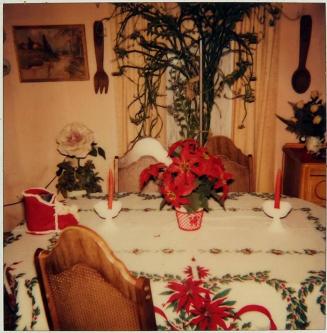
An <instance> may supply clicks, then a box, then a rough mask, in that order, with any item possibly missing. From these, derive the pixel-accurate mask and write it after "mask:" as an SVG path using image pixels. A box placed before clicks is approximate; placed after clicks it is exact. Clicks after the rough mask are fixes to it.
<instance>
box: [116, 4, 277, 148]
mask: <svg viewBox="0 0 327 333" xmlns="http://www.w3.org/2000/svg"><path fill="white" fill-rule="evenodd" d="M114 6H115V10H114V13H113V15H112V17H115V16H118V17H119V19H120V27H119V31H118V33H117V36H116V41H115V47H114V51H115V53H116V56H117V61H118V68H119V70H118V72H115V73H113V75H117V76H120V75H124V76H126V77H127V78H129V79H130V80H132V81H133V82H134V83H135V84H136V86H137V93H136V96H135V98H134V99H133V100H132V101H131V103H130V106H131V105H134V104H135V103H136V104H137V112H136V113H135V114H134V115H133V116H131V117H130V119H131V121H132V122H133V123H134V124H135V125H136V126H137V127H138V133H137V136H136V137H135V139H134V140H133V142H131V144H133V143H134V142H136V141H137V140H139V139H140V138H141V137H144V136H152V137H157V136H158V135H159V133H160V130H161V128H162V119H161V117H160V113H159V109H160V108H164V109H166V110H167V111H168V112H169V114H170V115H171V116H173V117H174V120H175V121H176V123H177V124H178V126H179V128H180V135H181V136H182V137H184V138H186V137H191V138H195V139H199V138H200V135H202V140H203V142H205V141H206V139H207V135H208V131H209V128H210V120H211V111H212V109H213V106H214V104H215V98H216V97H220V96H221V95H222V93H223V91H224V89H225V87H226V86H227V87H229V88H231V90H230V91H231V94H232V95H231V96H230V98H242V99H243V100H244V102H245V103H251V102H253V101H254V100H255V96H254V90H253V88H252V83H253V81H255V75H254V74H253V52H254V48H253V46H254V45H255V44H257V43H258V42H259V41H260V38H259V37H258V33H257V32H254V31H249V32H247V33H238V32H237V31H236V24H237V23H238V22H240V21H242V20H243V19H244V17H245V16H249V15H250V14H251V12H252V11H254V12H255V13H256V14H257V16H256V17H257V20H258V21H259V22H260V23H261V24H264V23H265V22H266V20H269V24H270V25H274V24H275V21H276V19H278V18H279V15H280V8H279V7H277V6H275V5H272V4H267V3H265V4H264V3H182V2H181V3H176V4H174V6H175V8H171V6H170V8H169V10H168V8H166V6H165V4H164V3H161V4H160V3H159V4H151V3H117V4H114ZM259 9H261V10H259ZM259 13H260V14H259ZM140 22H142V24H140ZM128 31H132V32H130V33H129V32H128ZM200 49H201V50H200ZM200 52H201V53H202V56H200ZM232 53H233V54H234V58H235V59H236V61H235V64H236V66H235V68H234V69H233V70H232V71H231V72H230V73H224V72H223V70H222V68H221V60H222V59H223V57H226V56H227V55H229V54H232ZM135 55H137V56H138V58H139V59H141V60H142V61H138V62H137V63H135V62H133V61H132V60H131V59H132V58H134V59H135V57H133V56H135ZM200 61H202V63H201V64H200ZM200 65H201V66H200ZM200 68H202V85H203V89H202V91H203V94H202V102H203V107H202V128H201V130H200V97H199V93H200ZM131 71H136V72H137V74H138V75H137V77H138V79H137V81H135V80H133V79H132V77H131V75H130V72H131ZM167 74H168V87H167V88H168V89H169V90H171V91H172V95H173V102H172V104H171V105H161V104H159V102H158V100H159V97H161V96H162V95H160V88H161V85H162V81H163V80H162V79H163V77H164V75H167ZM237 81H240V82H241V85H242V87H243V89H242V92H240V91H233V85H234V84H235V83H236V82H237ZM158 124H159V126H158ZM158 128H159V129H158ZM201 133H202V134H201Z"/></svg>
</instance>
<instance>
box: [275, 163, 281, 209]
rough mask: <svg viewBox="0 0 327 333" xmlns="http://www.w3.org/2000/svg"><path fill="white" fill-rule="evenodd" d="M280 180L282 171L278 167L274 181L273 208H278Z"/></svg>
mask: <svg viewBox="0 0 327 333" xmlns="http://www.w3.org/2000/svg"><path fill="white" fill-rule="evenodd" d="M281 182H282V171H281V170H280V169H279V170H278V171H277V175H276V181H275V204H274V208H280V191H281V185H282V184H281Z"/></svg>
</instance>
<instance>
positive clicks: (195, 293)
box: [167, 278, 211, 313]
mask: <svg viewBox="0 0 327 333" xmlns="http://www.w3.org/2000/svg"><path fill="white" fill-rule="evenodd" d="M201 284H202V282H201V281H195V280H193V279H192V278H188V279H186V280H184V281H183V282H182V283H178V282H175V281H172V282H169V283H168V286H167V287H168V288H170V289H172V290H174V291H176V292H175V293H173V294H172V295H171V296H170V297H169V299H168V301H167V303H173V302H176V301H177V309H176V311H177V312H179V311H180V310H181V309H184V310H185V311H186V312H187V313H190V308H191V306H193V307H201V304H202V303H203V301H204V299H205V297H210V294H211V291H210V290H208V289H205V288H203V287H201Z"/></svg>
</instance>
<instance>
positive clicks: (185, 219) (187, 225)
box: [176, 209, 203, 231]
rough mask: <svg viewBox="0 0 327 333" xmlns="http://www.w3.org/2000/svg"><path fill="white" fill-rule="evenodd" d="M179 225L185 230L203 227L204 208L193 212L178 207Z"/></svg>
mask: <svg viewBox="0 0 327 333" xmlns="http://www.w3.org/2000/svg"><path fill="white" fill-rule="evenodd" d="M176 217H177V222H178V227H179V228H180V229H182V230H185V231H194V230H198V229H200V228H201V224H202V218H203V209H201V210H198V211H196V212H193V213H188V212H186V211H181V210H178V209H176Z"/></svg>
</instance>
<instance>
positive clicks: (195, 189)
mask: <svg viewBox="0 0 327 333" xmlns="http://www.w3.org/2000/svg"><path fill="white" fill-rule="evenodd" d="M168 156H169V157H171V160H172V163H171V164H170V165H168V166H167V165H165V164H164V163H156V164H152V165H150V166H149V167H148V168H146V169H144V170H143V171H142V173H141V175H140V187H141V190H142V189H143V188H144V186H145V185H146V184H147V183H148V181H149V180H150V179H153V180H154V181H155V182H156V183H157V184H158V186H159V190H160V193H161V194H162V196H163V201H162V203H161V205H160V207H161V208H162V207H163V206H164V205H165V204H166V203H168V204H170V205H172V206H173V207H174V208H180V207H181V206H183V207H184V208H185V209H186V211H187V212H196V211H197V210H199V209H201V208H203V209H204V210H206V211H208V210H209V207H208V200H209V199H210V197H213V198H214V199H215V200H216V201H217V202H218V203H219V204H221V205H222V206H223V207H224V202H225V199H226V198H227V194H228V184H229V182H230V181H231V180H232V174H231V173H229V172H226V171H225V169H224V165H223V163H222V161H221V159H220V158H219V157H218V156H214V155H211V154H209V153H208V151H207V149H206V148H205V147H203V146H200V144H199V143H198V142H197V141H196V140H194V139H186V140H181V141H178V142H176V143H174V144H173V145H172V146H170V148H169V150H168Z"/></svg>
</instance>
